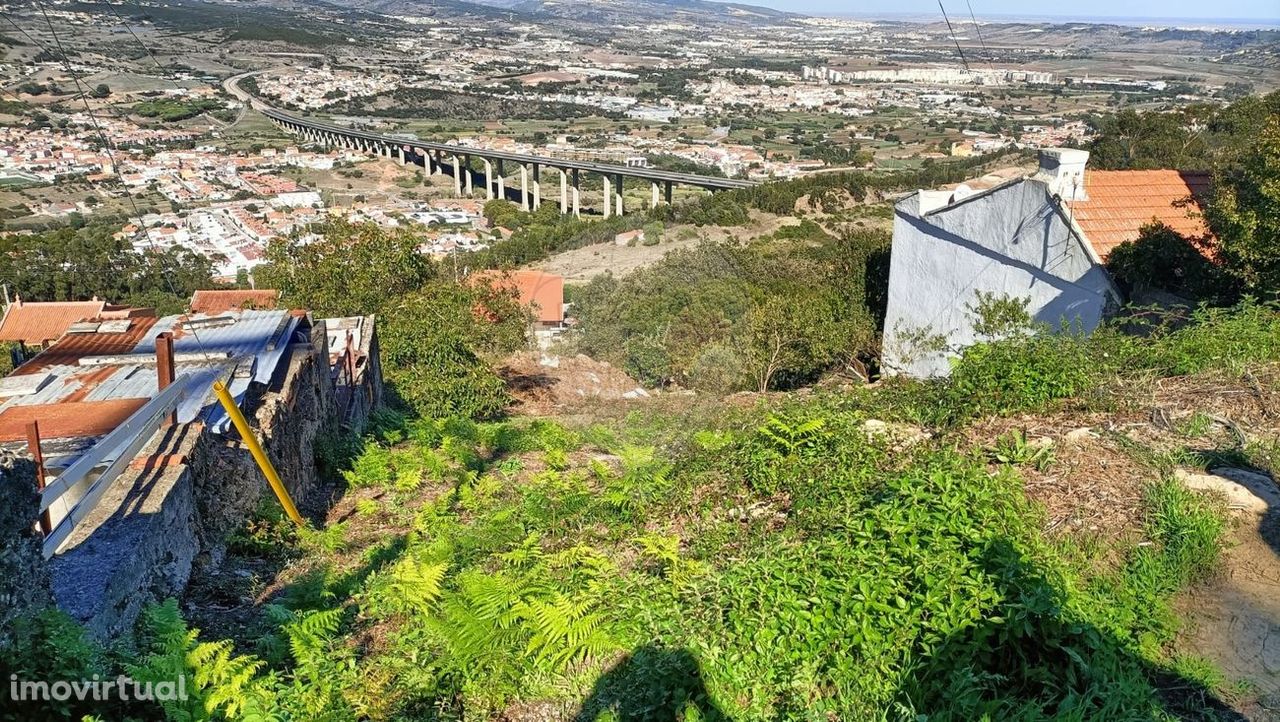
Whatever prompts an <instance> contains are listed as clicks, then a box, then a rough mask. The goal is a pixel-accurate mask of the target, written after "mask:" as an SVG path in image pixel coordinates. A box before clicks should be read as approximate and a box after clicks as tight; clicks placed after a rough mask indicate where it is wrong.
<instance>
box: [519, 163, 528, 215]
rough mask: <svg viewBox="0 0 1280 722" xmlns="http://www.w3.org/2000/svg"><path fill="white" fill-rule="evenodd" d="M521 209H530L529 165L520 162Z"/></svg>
mask: <svg viewBox="0 0 1280 722" xmlns="http://www.w3.org/2000/svg"><path fill="white" fill-rule="evenodd" d="M520 210H522V211H527V210H529V166H527V165H525V164H524V163H521V164H520Z"/></svg>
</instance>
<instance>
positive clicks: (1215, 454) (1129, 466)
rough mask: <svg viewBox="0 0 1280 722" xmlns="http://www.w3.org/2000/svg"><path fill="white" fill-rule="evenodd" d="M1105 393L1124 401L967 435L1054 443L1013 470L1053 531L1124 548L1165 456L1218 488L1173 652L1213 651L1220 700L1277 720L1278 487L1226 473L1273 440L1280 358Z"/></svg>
mask: <svg viewBox="0 0 1280 722" xmlns="http://www.w3.org/2000/svg"><path fill="white" fill-rule="evenodd" d="M1106 392H1107V393H1108V394H1115V395H1116V397H1118V398H1120V399H1121V401H1120V405H1119V406H1120V408H1118V409H1114V410H1109V411H1107V412H1105V413H1100V412H1070V411H1068V412H1063V413H1058V414H1052V415H1048V416H1024V417H1014V418H1005V419H993V420H989V421H986V422H983V423H980V424H976V425H974V426H973V427H971V428H970V429H968V430H967V433H966V436H967V437H968V439H969V443H971V444H973V445H974V446H978V447H983V448H990V445H991V444H992V443H993V442H994V440H995V439H998V438H1000V437H1002V436H1005V435H1008V434H1010V433H1012V432H1013V431H1015V430H1019V431H1022V432H1023V433H1025V437H1026V439H1027V441H1028V442H1029V443H1044V444H1048V445H1050V446H1051V448H1052V450H1053V456H1054V461H1053V463H1051V464H1049V465H1047V466H1046V467H1045V468H1044V469H1043V470H1037V469H1035V468H1031V467H1027V466H1024V467H1022V468H1021V469H1020V471H1021V472H1022V474H1023V476H1024V477H1025V478H1026V489H1027V494H1028V496H1030V497H1031V498H1032V499H1033V500H1034V501H1036V502H1039V503H1040V504H1041V505H1042V506H1043V508H1044V511H1045V527H1046V530H1047V531H1048V532H1049V533H1050V534H1051V535H1057V534H1069V535H1080V536H1083V537H1091V538H1095V539H1097V540H1099V541H1101V542H1102V543H1103V544H1104V545H1106V546H1107V547H1115V548H1119V549H1124V548H1126V547H1127V546H1128V545H1127V544H1123V543H1120V542H1123V541H1125V540H1129V541H1130V542H1140V541H1141V540H1142V538H1143V530H1142V527H1141V505H1142V493H1143V488H1144V487H1145V486H1146V484H1147V483H1149V482H1151V481H1154V480H1156V479H1158V478H1159V477H1160V474H1161V464H1163V463H1167V461H1164V460H1168V459H1174V460H1176V461H1177V462H1178V463H1177V464H1176V465H1175V466H1176V468H1175V476H1177V477H1179V478H1183V479H1184V481H1187V482H1188V486H1190V487H1191V488H1196V489H1201V490H1204V489H1207V491H1206V492H1205V493H1211V494H1221V495H1222V496H1223V497H1224V501H1225V502H1226V503H1227V505H1228V508H1229V509H1230V512H1229V513H1230V514H1231V517H1232V518H1231V522H1232V523H1231V526H1230V530H1229V532H1228V534H1227V537H1226V539H1225V540H1224V544H1223V555H1222V561H1221V563H1220V564H1219V571H1218V573H1217V574H1215V575H1214V576H1213V577H1212V578H1211V579H1209V580H1206V581H1205V582H1203V583H1201V584H1199V585H1197V586H1196V587H1194V588H1192V589H1191V590H1189V591H1187V592H1186V593H1184V594H1183V595H1182V597H1181V598H1180V599H1178V600H1177V603H1176V606H1177V609H1178V612H1179V614H1180V616H1181V617H1182V618H1183V619H1184V620H1185V622H1186V623H1185V626H1184V628H1183V630H1182V632H1181V634H1180V636H1179V639H1178V640H1177V642H1176V651H1177V652H1178V653H1180V654H1186V655H1194V656H1197V657H1202V658H1205V659H1208V660H1209V661H1211V662H1213V663H1214V664H1215V665H1216V666H1217V668H1218V669H1220V670H1221V671H1222V672H1223V674H1224V675H1225V677H1226V679H1227V683H1228V687H1229V689H1230V690H1232V693H1231V694H1228V695H1226V696H1227V697H1228V699H1226V700H1225V702H1226V703H1227V704H1229V705H1230V706H1231V707H1233V708H1234V709H1235V710H1236V711H1237V712H1239V713H1240V714H1241V715H1243V716H1244V717H1245V718H1246V719H1249V720H1264V721H1273V720H1274V721H1277V722H1280V503H1277V500H1280V486H1277V483H1276V479H1275V478H1273V477H1272V476H1271V475H1270V474H1269V473H1267V471H1266V470H1263V469H1256V468H1254V469H1249V472H1250V474H1251V475H1250V476H1249V478H1251V479H1252V480H1253V481H1252V483H1251V484H1250V485H1240V484H1234V483H1233V482H1232V481H1231V480H1230V479H1227V478H1225V477H1223V476H1222V474H1228V475H1231V474H1233V473H1234V472H1231V471H1229V470H1230V469H1231V468H1233V467H1242V468H1248V466H1249V465H1248V463H1247V461H1246V460H1244V459H1243V458H1240V457H1241V455H1242V454H1243V453H1244V452H1243V451H1242V450H1241V446H1242V445H1246V446H1247V445H1256V446H1260V447H1263V448H1268V447H1274V446H1276V445H1280V367H1278V366H1272V367H1269V368H1266V369H1262V370H1257V371H1255V372H1254V373H1249V374H1245V375H1244V376H1243V377H1239V378H1230V377H1209V376H1198V377H1187V378H1175V379H1163V380H1160V381H1158V382H1153V383H1151V384H1150V385H1145V386H1144V385H1135V386H1130V387H1128V388H1125V389H1107V390H1106ZM1242 442H1243V444H1242ZM1223 469H1227V470H1228V471H1222V470H1223ZM1214 472H1216V473H1214ZM1191 479H1199V480H1201V483H1198V484H1193V483H1190V480H1191ZM1246 486H1248V487H1250V488H1252V492H1250V489H1249V488H1246ZM1109 561H1120V560H1119V559H1115V560H1109Z"/></svg>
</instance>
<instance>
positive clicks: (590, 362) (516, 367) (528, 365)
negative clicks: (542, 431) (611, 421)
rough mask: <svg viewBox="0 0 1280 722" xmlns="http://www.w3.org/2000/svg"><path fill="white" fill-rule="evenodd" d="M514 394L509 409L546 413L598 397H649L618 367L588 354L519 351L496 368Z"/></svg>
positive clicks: (578, 406) (573, 408)
mask: <svg viewBox="0 0 1280 722" xmlns="http://www.w3.org/2000/svg"><path fill="white" fill-rule="evenodd" d="M498 374H499V375H500V376H502V378H503V379H505V380H506V382H507V388H508V389H509V390H510V391H511V394H512V395H513V396H515V398H516V403H515V406H514V408H513V409H512V411H513V413H516V414H521V415H527V416H548V415H552V414H559V413H566V412H569V413H571V412H573V411H576V410H580V409H581V407H583V406H584V405H590V404H595V403H597V402H601V401H618V400H621V399H636V400H639V399H644V398H649V392H648V391H646V390H644V388H643V387H641V386H640V384H639V383H638V382H637V381H636V380H635V379H633V378H631V377H630V376H628V375H627V374H626V373H624V372H623V371H621V370H620V369H617V368H614V367H613V366H611V365H610V364H608V363H606V362H604V361H596V360H595V359H592V358H590V357H589V356H584V355H581V354H579V355H577V356H556V355H554V354H540V353H536V352H535V353H528V352H526V353H519V354H516V355H514V356H512V357H511V358H509V359H507V360H506V362H505V363H504V364H503V365H502V367H501V368H499V369H498Z"/></svg>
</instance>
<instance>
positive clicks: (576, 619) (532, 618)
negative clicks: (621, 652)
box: [518, 594, 616, 669]
mask: <svg viewBox="0 0 1280 722" xmlns="http://www.w3.org/2000/svg"><path fill="white" fill-rule="evenodd" d="M591 607H592V604H591V603H590V602H579V601H574V600H572V599H570V598H569V597H567V596H565V595H562V594H554V595H552V596H551V597H549V598H547V599H532V600H529V601H527V602H524V603H523V604H521V605H520V607H519V610H518V611H519V614H520V617H521V620H522V621H523V623H524V625H523V626H524V628H525V630H526V631H527V633H528V634H529V642H528V645H527V648H526V649H527V651H528V653H530V654H532V655H534V658H535V660H536V661H537V662H539V663H541V664H546V665H550V666H551V667H552V668H553V669H560V668H562V667H564V665H566V664H568V663H569V662H572V661H577V660H580V659H584V658H587V657H591V656H596V655H600V654H603V653H605V652H607V651H609V650H611V649H613V648H614V647H615V646H616V643H615V642H614V640H613V639H612V638H611V637H610V636H609V634H608V633H607V632H606V630H605V627H604V619H603V617H601V616H600V615H598V614H594V613H592V612H591V611H590V610H591Z"/></svg>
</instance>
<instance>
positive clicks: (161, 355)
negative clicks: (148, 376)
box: [156, 331, 178, 426]
mask: <svg viewBox="0 0 1280 722" xmlns="http://www.w3.org/2000/svg"><path fill="white" fill-rule="evenodd" d="M175 378H176V376H175V369H174V362H173V332H172V331H165V332H164V333H162V334H160V335H158V336H156V381H157V383H158V385H159V387H160V388H159V390H160V391H164V390H165V389H167V388H169V385H170V384H172V383H173V381H174V379H175ZM177 423H178V411H177V409H174V411H173V413H171V414H169V425H170V426H173V425H174V424H177Z"/></svg>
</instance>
